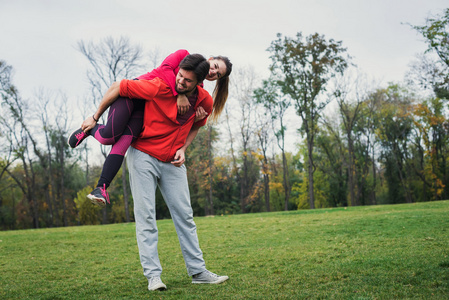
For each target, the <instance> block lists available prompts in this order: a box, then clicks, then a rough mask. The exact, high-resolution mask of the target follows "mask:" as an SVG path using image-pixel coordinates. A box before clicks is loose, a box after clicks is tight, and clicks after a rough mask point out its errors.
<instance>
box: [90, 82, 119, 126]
mask: <svg viewBox="0 0 449 300" xmlns="http://www.w3.org/2000/svg"><path fill="white" fill-rule="evenodd" d="M119 96H120V82H118V81H116V82H114V83H113V84H112V85H111V87H110V88H109V89H108V90H107V91H106V93H105V94H104V96H103V99H101V102H100V105H99V106H98V109H97V111H96V112H95V113H94V114H93V116H92V117H89V118H87V119H86V120H84V122H83V124H81V129H82V130H83V131H84V132H86V133H87V132H88V131H89V130H91V129H92V128H94V127H95V124H97V121H98V120H99V119H100V117H101V115H102V114H103V113H104V112H105V111H106V109H108V107H109V106H110V105H111V104H112V103H114V101H115V100H117V98H118V97H119ZM94 118H95V119H94Z"/></svg>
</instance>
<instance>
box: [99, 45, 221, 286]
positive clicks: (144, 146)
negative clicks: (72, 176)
mask: <svg viewBox="0 0 449 300" xmlns="http://www.w3.org/2000/svg"><path fill="white" fill-rule="evenodd" d="M179 68H180V69H179V72H178V74H177V76H176V91H177V93H178V94H185V95H186V96H187V97H188V99H189V102H190V104H191V106H190V110H189V111H188V112H187V113H186V114H184V115H178V114H177V106H176V97H174V96H173V93H172V91H171V90H170V88H169V87H168V85H167V84H166V83H165V82H164V81H163V80H161V79H159V78H156V79H153V80H150V81H146V80H122V81H121V82H120V83H118V82H115V83H114V84H112V86H111V87H110V88H109V90H108V91H107V92H106V93H105V95H104V97H103V100H102V101H101V103H100V106H99V109H98V110H97V112H96V113H95V115H96V116H97V118H98V117H99V116H101V114H102V113H103V112H104V111H105V110H106V108H107V107H109V106H110V105H111V104H112V103H113V102H114V101H115V100H116V99H117V98H118V97H119V96H121V97H128V98H132V99H145V100H146V104H145V112H144V125H143V129H142V133H141V135H140V137H139V138H138V139H137V140H136V141H135V142H134V143H133V144H132V147H130V148H129V149H128V157H127V162H128V167H129V173H130V175H129V176H130V184H131V191H132V194H133V198H134V215H135V220H136V236H137V244H138V246H139V255H140V261H141V264H142V267H143V270H144V275H145V276H146V277H147V278H148V289H149V290H164V289H166V285H165V284H164V283H163V282H162V280H161V278H160V276H161V273H162V267H161V263H160V261H159V257H158V250H157V243H158V231H157V226H156V207H155V206H156V203H155V197H156V187H157V186H159V188H160V190H161V192H162V195H163V197H164V200H165V202H166V203H167V206H168V208H169V210H170V214H171V216H172V219H173V222H174V224H175V227H176V232H177V234H178V239H179V243H180V245H181V250H182V254H183V256H184V261H185V264H186V267H187V272H188V274H189V276H192V283H222V282H224V281H226V280H227V279H228V276H218V275H216V274H214V273H212V272H210V271H208V270H207V269H206V265H205V262H204V259H203V254H202V251H201V249H200V247H199V242H198V236H197V233H196V225H195V223H194V221H193V211H192V207H191V204H190V194H189V187H188V182H187V171H186V167H185V166H184V161H185V150H186V149H187V147H188V146H189V145H190V143H191V142H192V141H193V139H194V138H195V136H196V135H197V133H198V130H199V128H200V127H201V126H203V125H205V123H206V119H203V120H201V121H198V122H197V123H195V124H194V119H195V115H194V111H195V109H196V108H197V107H198V106H200V105H201V106H202V107H203V108H204V110H205V111H206V113H207V114H208V115H210V113H211V112H212V105H213V100H212V98H211V96H210V95H209V93H208V92H206V91H205V90H203V89H202V88H201V87H200V86H198V84H200V83H201V82H202V81H203V80H204V78H205V77H206V75H207V74H208V72H209V68H210V65H209V63H208V62H207V60H206V59H205V58H204V57H203V56H202V55H200V54H192V55H188V56H187V57H186V58H185V59H184V60H183V61H182V62H181V63H180V65H179Z"/></svg>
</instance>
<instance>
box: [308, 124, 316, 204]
mask: <svg viewBox="0 0 449 300" xmlns="http://www.w3.org/2000/svg"><path fill="white" fill-rule="evenodd" d="M307 150H308V158H309V166H308V173H309V206H310V208H311V209H315V195H314V191H313V173H314V169H313V157H312V153H313V144H312V141H311V139H310V137H309V133H307Z"/></svg>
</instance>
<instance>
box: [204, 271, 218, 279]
mask: <svg viewBox="0 0 449 300" xmlns="http://www.w3.org/2000/svg"><path fill="white" fill-rule="evenodd" d="M206 272H207V274H208V275H209V276H212V277H214V278H218V277H220V276H218V275H217V274H215V273H212V272H211V271H209V270H206Z"/></svg>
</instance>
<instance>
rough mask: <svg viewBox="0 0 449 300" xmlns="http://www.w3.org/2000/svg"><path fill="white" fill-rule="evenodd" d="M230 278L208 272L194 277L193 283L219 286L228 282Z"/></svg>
mask: <svg viewBox="0 0 449 300" xmlns="http://www.w3.org/2000/svg"><path fill="white" fill-rule="evenodd" d="M228 279H229V277H228V276H219V275H217V274H214V273H212V272H210V271H208V270H206V271H204V272H201V273H199V274H196V275H193V276H192V283H212V284H218V283H222V282H224V281H226V280H228Z"/></svg>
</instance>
